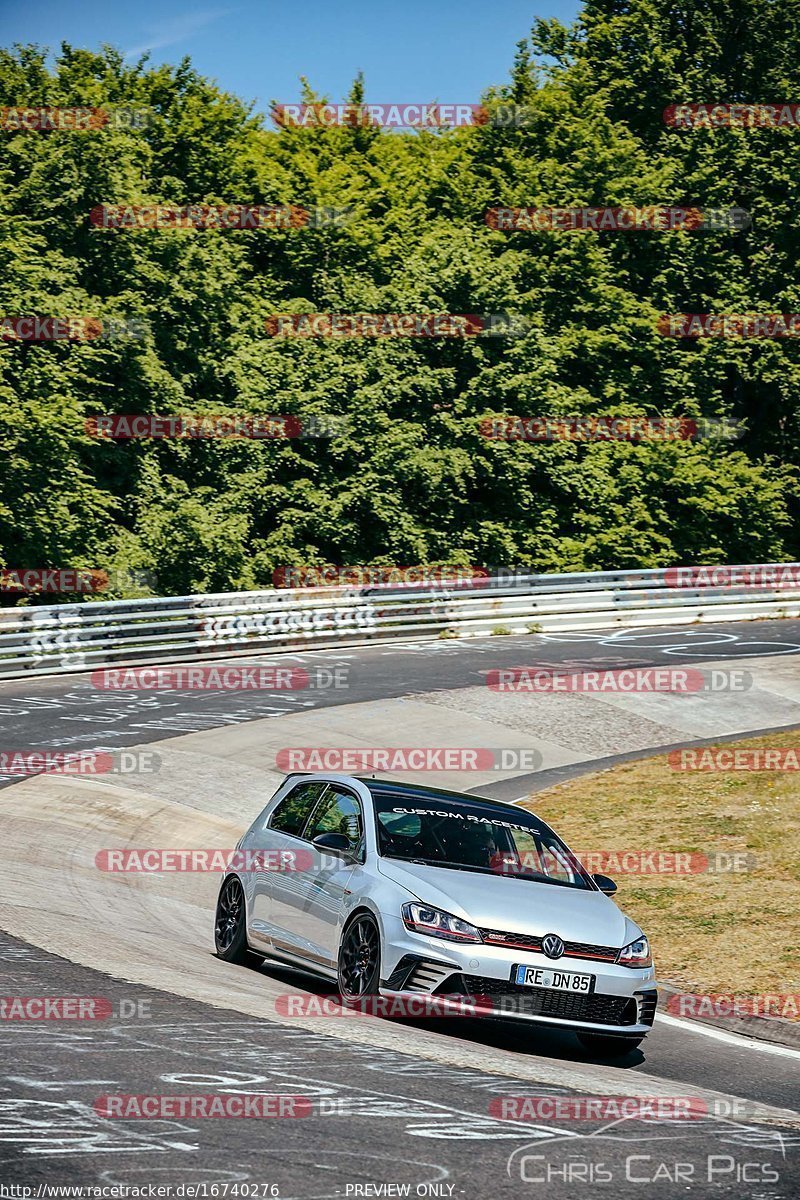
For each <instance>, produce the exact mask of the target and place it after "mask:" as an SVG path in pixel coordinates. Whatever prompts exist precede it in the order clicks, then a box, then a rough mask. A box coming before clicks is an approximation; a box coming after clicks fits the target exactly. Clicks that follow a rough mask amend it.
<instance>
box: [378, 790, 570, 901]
mask: <svg viewBox="0 0 800 1200" xmlns="http://www.w3.org/2000/svg"><path fill="white" fill-rule="evenodd" d="M373 800H374V803H375V816H376V825H377V830H378V853H379V854H380V855H381V856H382V857H383V858H397V859H404V860H405V861H406V862H418V863H424V864H425V865H426V866H432V867H449V868H450V869H451V870H453V869H456V870H459V871H477V872H484V873H486V874H491V875H511V876H513V877H514V878H517V879H530V880H532V881H534V882H537V883H553V884H559V885H561V886H562V887H575V888H588V887H590V886H591V884H590V883H589V881H588V880H589V877H588V874H587V872H586V871H585V870H584V869H583V867H582V866H581V865H580V863H579V862H578V861H577V860H576V859H575V858H574V857H573V855H571V854H570V852H569V850H568V849H567V848H566V846H565V845H564V843H563V842H561V841H560V840H559V839H558V838H557V837H556V835H555V834H554V833H553V831H552V829H549V828H548V827H547V825H545V824H544V822H542V821H539V820H537V818H536V817H534V816H532V815H531V814H530V813H526V812H524V811H523V810H516V811H512V810H509V811H506V810H502V809H498V808H496V807H495V806H494V805H490V804H485V803H482V802H481V801H480V800H475V801H471V800H466V799H464V800H462V799H457V800H447V799H440V798H439V797H436V798H435V799H433V798H431V799H430V800H429V799H427V798H425V797H419V796H413V797H406V796H398V795H393V794H392V793H387V792H380V791H377V790H376V791H375V792H373Z"/></svg>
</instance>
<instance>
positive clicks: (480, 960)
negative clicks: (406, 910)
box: [381, 916, 658, 1038]
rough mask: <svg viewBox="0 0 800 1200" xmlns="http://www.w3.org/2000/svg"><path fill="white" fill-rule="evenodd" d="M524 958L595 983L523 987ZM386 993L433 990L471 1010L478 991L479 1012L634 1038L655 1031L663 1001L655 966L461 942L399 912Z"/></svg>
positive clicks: (386, 966)
mask: <svg viewBox="0 0 800 1200" xmlns="http://www.w3.org/2000/svg"><path fill="white" fill-rule="evenodd" d="M517 966H526V967H543V968H546V969H549V970H553V969H555V970H559V971H570V972H576V973H578V974H580V975H591V976H593V990H592V992H591V993H589V994H586V993H577V992H563V991H558V990H555V989H553V988H536V987H533V988H531V987H521V986H520V985H518V984H516V983H514V982H513V978H512V977H513V973H514V970H515V968H516V967H517ZM381 993H382V994H383V995H384V996H399V995H401V994H402V995H403V996H406V997H410V996H412V995H413V996H414V997H415V998H416V999H417V1000H419V999H422V998H425V997H430V999H431V1001H432V1002H435V1003H434V1006H433V1007H434V1008H435V1011H436V1012H439V1011H443V1015H446V1012H447V1011H448V999H447V998H448V997H450V998H451V1000H452V1011H453V1013H454V1015H455V1014H456V1013H457V1012H458V1013H460V1014H463V1013H464V1011H465V1010H464V1003H465V1000H466V1001H467V1003H469V998H478V1008H477V1011H476V1012H475V1014H474V1015H476V1016H480V1017H487V1018H494V1019H497V1020H518V1021H527V1022H529V1023H531V1024H536V1025H554V1026H557V1027H559V1028H562V1029H574V1030H579V1031H585V1032H592V1033H602V1034H606V1035H608V1036H614V1037H630V1038H641V1037H642V1036H644V1034H646V1033H649V1031H650V1029H651V1028H652V1025H653V1020H654V1018H655V1011H656V1004H657V1002H658V993H657V991H656V979H655V971H654V970H653V968H652V967H646V968H643V969H639V970H632V969H631V968H629V967H620V966H617V965H616V964H614V963H609V962H596V961H593V960H588V959H586V958H571V957H570V956H569V955H567V954H565V955H564V956H563V957H561V958H559V959H557V960H553V959H551V958H547V957H546V955H544V954H541V953H538V952H535V951H531V950H521V949H512V948H510V947H505V946H490V945H487V944H486V943H479V942H471V943H468V944H465V945H461V944H459V943H457V942H448V941H445V940H443V939H439V938H429V937H426V936H424V935H422V934H416V933H412V932H411V931H410V930H407V929H406V927H405V925H404V924H403V923H402V921H401V920H400V919H399V918H393V917H390V918H387V917H385V916H384V939H383V964H382V971H381ZM459 998H460V999H459Z"/></svg>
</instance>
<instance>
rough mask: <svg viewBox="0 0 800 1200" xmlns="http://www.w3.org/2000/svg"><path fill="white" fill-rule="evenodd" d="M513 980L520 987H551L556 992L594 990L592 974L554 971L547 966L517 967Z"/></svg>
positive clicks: (585, 991)
mask: <svg viewBox="0 0 800 1200" xmlns="http://www.w3.org/2000/svg"><path fill="white" fill-rule="evenodd" d="M514 981H515V982H516V983H518V984H521V986H522V987H543V988H552V989H553V990H554V991H556V992H583V993H584V994H585V993H587V992H593V991H594V975H577V974H576V973H575V972H574V971H554V970H552V969H551V968H549V967H517V968H516V974H515V976H514Z"/></svg>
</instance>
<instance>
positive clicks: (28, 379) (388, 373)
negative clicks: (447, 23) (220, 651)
mask: <svg viewBox="0 0 800 1200" xmlns="http://www.w3.org/2000/svg"><path fill="white" fill-rule="evenodd" d="M798 16H800V3H799V2H798V0H789V3H784V4H782V5H780V6H779V5H778V4H777V3H776V2H775V0H710V2H708V0H704V2H703V3H700V2H699V0H677V3H676V4H675V5H671V6H667V7H666V8H664V7H663V6H658V5H656V4H654V3H653V2H652V0H590V2H589V3H588V4H587V6H586V8H585V10H584V12H583V15H582V18H581V20H580V21H579V22H578V24H577V25H576V26H575V27H573V28H572V29H570V30H567V29H565V28H564V27H562V26H559V25H558V24H556V23H554V22H538V23H537V25H536V27H535V28H534V30H533V31H532V34H531V37H530V39H529V40H528V41H527V42H526V43H523V44H521V45H520V47H519V48H518V51H517V55H516V59H515V60H514V62H513V66H512V70H511V73H510V81H509V83H508V85H507V86H506V87H504V88H501V89H498V90H497V91H496V92H494V93H493V94H492V96H491V97H490V101H491V100H492V99H494V100H503V101H513V102H516V103H518V104H525V105H528V106H530V110H531V112H532V120H531V123H530V124H528V125H526V126H523V127H520V128H506V129H500V128H489V127H486V128H471V129H461V130H455V131H450V132H421V133H413V134H412V133H409V134H397V133H387V132H378V131H376V130H364V129H349V128H333V129H283V130H281V131H277V130H273V129H272V128H271V127H270V128H267V127H266V125H265V122H264V121H263V119H262V118H260V117H259V116H258V115H256V114H253V113H252V112H250V111H249V110H248V108H247V106H246V105H245V104H243V103H242V102H240V101H239V100H238V99H236V98H235V97H233V96H230V95H227V94H224V93H222V92H220V91H219V89H218V88H217V87H215V86H214V85H212V84H211V83H209V82H208V81H206V80H204V79H203V78H201V77H199V76H198V75H197V74H196V73H195V72H194V71H193V69H192V68H191V66H190V64H189V63H188V62H183V63H181V64H180V66H178V67H175V68H165V67H162V68H158V69H153V68H151V67H149V66H148V64H147V62H145V61H142V62H140V63H138V64H136V65H134V66H131V65H129V64H126V63H125V62H124V61H123V60H122V58H121V56H119V55H118V54H117V53H115V52H114V51H111V50H108V49H106V50H104V51H103V52H102V53H97V54H94V53H89V52H87V51H76V50H73V49H71V48H69V47H66V46H65V47H62V50H61V53H60V55H59V56H58V59H57V63H56V67H55V70H54V71H53V72H50V71H48V69H47V68H46V66H45V63H44V54H43V53H42V52H40V51H39V50H37V49H34V48H17V49H15V50H14V51H13V52H11V51H9V52H2V53H0V105H20V104H25V105H44V104H47V105H62V106H63V105H80V104H82V105H94V106H101V105H104V104H111V105H113V104H121V105H126V106H128V107H136V106H147V107H148V108H149V109H151V111H152V112H153V113H154V114H155V115H154V120H153V122H152V124H151V126H150V127H149V128H147V129H146V130H144V131H125V130H121V131H120V130H114V129H108V128H106V129H103V130H100V131H97V132H47V133H31V132H11V131H6V132H3V131H0V257H1V260H2V270H1V271H0V313H3V314H12V315H16V314H20V313H38V314H48V315H50V314H53V315H60V316H67V315H73V314H76V313H88V314H91V315H93V316H99V317H119V316H125V317H128V318H140V319H142V320H144V321H146V322H148V323H149V329H150V332H149V333H148V335H147V336H146V337H145V338H144V339H142V340H123V341H119V342H116V343H100V342H91V341H90V342H84V343H80V342H71V343H64V342H62V343H42V344H18V343H16V344H12V343H11V342H2V343H0V450H1V451H2V458H1V459H0V462H1V463H2V467H0V566H2V565H6V566H10V567H22V566H46V565H49V566H90V567H98V566H99V567H114V568H125V567H131V568H138V569H142V570H148V571H153V572H155V574H156V577H157V580H158V589H159V591H162V592H172V593H182V592H187V591H191V590H201V591H202V590H226V589H229V588H240V587H245V588H246V587H254V586H266V585H268V584H269V583H270V580H271V574H272V571H273V569H274V568H275V567H277V566H280V565H282V564H292V563H326V562H332V563H366V562H373V561H378V560H381V561H384V562H394V563H401V564H411V563H434V562H459V561H460V562H471V563H485V564H497V565H502V564H519V563H527V564H530V565H531V567H532V568H534V569H540V570H545V571H552V570H559V569H563V570H591V569H595V568H603V567H634V566H662V565H666V564H669V563H678V562H697V563H699V562H725V561H729V562H765V561H766V562H768V561H773V560H776V559H777V560H780V559H787V558H791V557H796V556H797V553H798V539H797V535H796V533H795V530H794V526H795V519H796V506H797V482H796V479H797V473H796V465H797V464H798V463H799V462H800V413H799V411H798V400H799V399H800V389H799V388H798V382H799V381H800V359H798V353H799V351H798V346H797V343H796V341H788V340H782V341H771V340H761V341H752V340H748V341H743V340H739V341H737V340H736V339H718V338H709V339H700V340H698V341H694V342H683V343H682V342H680V341H677V340H674V339H669V338H664V337H662V336H660V335H659V334H658V333H657V331H656V321H657V318H658V315H659V314H661V313H675V312H681V311H686V312H718V313H723V312H767V313H770V312H771V313H776V312H797V311H800V280H798V277H797V270H796V264H797V260H798V239H799V238H800V234H799V233H798V212H800V128H798V129H794V128H771V129H770V128H766V129H748V128H738V129H736V128H734V129H730V128H728V129H725V128H722V129H689V130H686V129H671V128H668V127H667V126H666V125H665V124H664V122H663V120H662V116H661V114H662V110H663V109H664V107H665V106H666V105H668V104H672V103H676V102H678V103H681V102H684V103H685V102H691V101H699V102H706V101H720V102H736V101H751V102H752V101H761V102H770V101H776V100H784V99H785V100H790V99H792V98H793V97H796V96H797V95H798V94H800V21H799V20H798ZM509 57H511V55H510V56H509ZM361 86H362V85H361V83H360V82H357V83H356V84H355V85H354V91H353V96H352V98H354V99H358V98H360V96H361V94H362V92H361ZM307 98H310V93H308V94H307ZM409 99H413V97H410V98H409ZM269 124H270V123H269V122H267V125H269ZM157 201H161V202H165V203H171V204H187V203H193V202H197V203H199V202H206V203H209V204H219V203H230V204H234V203H237V204H277V203H294V204H298V205H303V206H311V205H319V204H322V205H334V206H342V205H351V206H353V212H354V219H353V220H352V221H351V222H350V223H349V224H348V225H347V226H346V227H344V228H328V229H302V228H301V229H297V230H289V231H268V230H258V231H253V230H241V231H231V230H226V231H219V230H217V231H215V230H168V229H161V230H147V229H144V230H135V231H130V230H103V229H97V228H94V227H93V226H92V225H91V224H90V221H89V216H88V214H89V212H90V210H91V209H92V208H93V207H94V206H95V205H98V204H123V203H125V204H143V203H155V202H157ZM654 203H657V204H658V203H660V204H690V205H697V206H699V207H701V208H706V207H714V208H729V207H733V206H740V207H742V208H745V209H747V210H748V211H750V212H751V213H752V214H753V226H752V228H751V229H749V230H747V231H745V232H740V233H730V232H719V233H697V232H694V233H692V232H673V233H668V234H667V233H657V232H649V233H641V232H639V233H602V234H597V233H592V232H580V233H565V232H515V233H511V234H509V233H505V232H500V231H497V230H494V229H491V228H489V227H488V226H487V224H486V222H485V220H484V212H485V210H486V209H487V208H489V207H492V206H496V205H521V206H544V205H569V206H581V205H623V204H641V205H646V204H654ZM308 310H317V311H334V312H353V311H362V312H363V311H369V312H454V313H463V312H503V311H508V312H517V313H522V314H525V315H526V316H527V317H529V318H530V320H531V327H530V330H529V331H528V332H527V334H526V335H525V336H524V337H520V338H515V339H503V338H493V339H484V338H481V339H464V340H461V339H459V340H457V341H455V340H448V339H444V340H428V339H377V340H372V339H352V340H339V339H337V340H332V339H313V340H312V339H303V340H298V339H294V340H285V339H271V338H269V337H267V336H266V335H265V332H264V321H265V318H266V317H267V316H268V315H269V314H271V313H275V312H286V311H296V312H302V311H308ZM232 411H240V412H246V413H289V414H298V415H301V416H304V417H308V416H312V415H315V414H317V415H321V414H339V415H347V416H348V417H349V418H350V422H349V426H348V432H347V433H346V434H345V435H344V436H342V437H339V438H336V439H334V440H317V441H307V440H289V441H273V442H266V443H263V442H252V441H241V440H237V441H220V440H217V441H196V440H192V441H174V440H171V441H170V440H163V441H129V442H102V441H98V440H97V439H94V438H92V437H90V436H88V435H87V434H86V432H85V431H84V421H85V418H86V417H87V416H89V415H93V414H97V413H103V412H117V413H197V412H205V413H221V412H232ZM502 413H509V414H517V415H541V414H567V413H570V414H598V413H606V414H607V413H613V414H620V415H631V414H635V413H647V414H650V415H664V414H681V415H685V416H688V417H696V416H705V417H729V418H735V419H736V420H739V421H743V422H745V423H746V427H747V432H746V435H745V436H744V438H743V439H742V440H740V441H738V442H719V441H698V442H692V441H682V442H676V443H666V444H664V443H645V444H632V443H612V444H590V445H577V444H574V443H568V442H567V443H565V442H557V443H552V444H529V443H505V442H500V441H490V440H487V439H485V438H484V437H482V436H481V435H480V432H479V421H480V418H481V417H485V416H487V415H491V414H502Z"/></svg>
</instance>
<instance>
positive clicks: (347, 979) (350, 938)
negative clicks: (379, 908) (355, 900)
mask: <svg viewBox="0 0 800 1200" xmlns="http://www.w3.org/2000/svg"><path fill="white" fill-rule="evenodd" d="M380 976H381V935H380V930H379V929H378V926H377V923H376V921H375V918H374V917H371V916H370V915H369V913H359V914H358V915H357V916H355V917H354V918H353V920H352V921H351V922H350V923H349V925H347V926H346V927H345V931H344V933H343V934H342V942H341V945H340V947H339V964H338V978H339V995H340V996H341V997H342V1000H343V1002H344V1003H345V1004H347V1005H350V1006H351V1007H352V1006H355V1005H357V1004H358V1003H359V1002H360V1001H361V1000H362V999H363V998H364V997H366V996H377V995H378V989H379V987H380Z"/></svg>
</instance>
